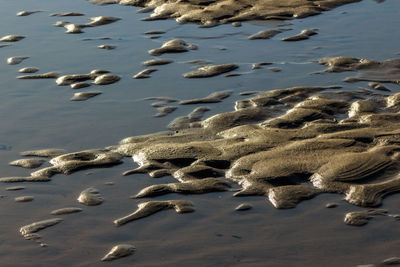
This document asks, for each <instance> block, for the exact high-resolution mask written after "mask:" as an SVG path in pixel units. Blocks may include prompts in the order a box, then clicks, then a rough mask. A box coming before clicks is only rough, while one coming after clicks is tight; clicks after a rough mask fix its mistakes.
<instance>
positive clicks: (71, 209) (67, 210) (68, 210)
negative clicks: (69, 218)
mask: <svg viewBox="0 0 400 267" xmlns="http://www.w3.org/2000/svg"><path fill="white" fill-rule="evenodd" d="M81 211H82V209H81V208H76V207H67V208H61V209H57V210H53V211H52V212H50V214H51V215H65V214H71V213H78V212H81Z"/></svg>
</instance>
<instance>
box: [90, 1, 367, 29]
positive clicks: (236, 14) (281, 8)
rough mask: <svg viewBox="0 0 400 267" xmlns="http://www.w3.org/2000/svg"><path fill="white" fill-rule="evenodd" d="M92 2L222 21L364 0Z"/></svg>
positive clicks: (302, 13)
mask: <svg viewBox="0 0 400 267" xmlns="http://www.w3.org/2000/svg"><path fill="white" fill-rule="evenodd" d="M89 1H90V2H92V3H96V4H100V5H104V4H121V5H128V6H137V7H142V8H143V11H146V12H150V11H152V12H153V13H152V14H151V15H150V16H149V17H148V18H146V19H144V20H159V19H168V18H173V19H175V20H176V21H177V22H179V23H187V22H192V23H199V24H202V25H203V26H206V27H210V26H215V25H218V24H224V23H232V22H239V21H246V20H256V19H263V20H264V19H292V18H304V17H308V16H312V15H317V14H320V13H321V12H323V11H327V10H331V9H333V8H335V7H338V6H341V5H344V4H349V3H354V2H359V1H360V0H318V1H309V0H280V1H275V0H250V1H249V0H239V1H234V0H211V1H209V0H188V1H176V0H142V1H139V0H89Z"/></svg>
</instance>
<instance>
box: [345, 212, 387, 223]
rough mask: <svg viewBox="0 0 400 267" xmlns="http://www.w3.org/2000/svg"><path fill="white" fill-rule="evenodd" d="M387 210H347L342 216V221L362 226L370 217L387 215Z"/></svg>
mask: <svg viewBox="0 0 400 267" xmlns="http://www.w3.org/2000/svg"><path fill="white" fill-rule="evenodd" d="M387 212H388V211H387V210H384V209H371V210H365V211H352V212H348V213H346V216H345V218H344V223H345V224H348V225H353V226H362V225H365V224H367V223H368V220H370V219H372V218H373V217H374V216H377V215H381V216H387Z"/></svg>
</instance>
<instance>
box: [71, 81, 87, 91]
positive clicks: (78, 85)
mask: <svg viewBox="0 0 400 267" xmlns="http://www.w3.org/2000/svg"><path fill="white" fill-rule="evenodd" d="M89 86H90V83H86V82H77V83H71V84H70V87H71V89H74V90H77V89H82V88H86V87H89Z"/></svg>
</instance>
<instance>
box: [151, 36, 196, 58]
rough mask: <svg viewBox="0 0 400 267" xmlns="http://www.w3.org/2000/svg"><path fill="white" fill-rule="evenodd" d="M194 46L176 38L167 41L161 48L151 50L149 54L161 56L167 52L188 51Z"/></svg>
mask: <svg viewBox="0 0 400 267" xmlns="http://www.w3.org/2000/svg"><path fill="white" fill-rule="evenodd" d="M191 48H193V47H192V46H190V44H187V43H186V42H185V41H183V40H180V39H174V40H170V41H167V42H165V43H164V44H163V45H162V46H161V47H160V48H155V49H151V50H149V54H150V55H152V56H160V55H162V54H165V53H182V52H187V51H189V50H191Z"/></svg>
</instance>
